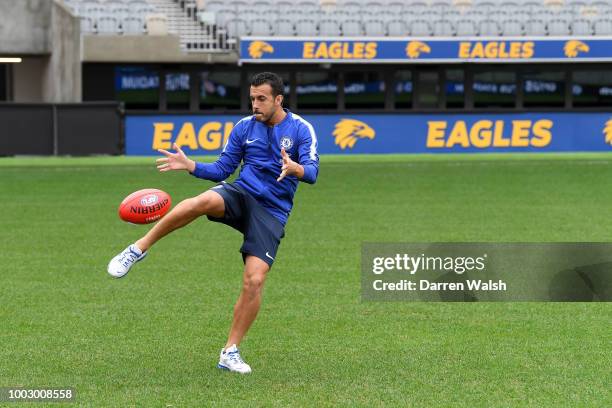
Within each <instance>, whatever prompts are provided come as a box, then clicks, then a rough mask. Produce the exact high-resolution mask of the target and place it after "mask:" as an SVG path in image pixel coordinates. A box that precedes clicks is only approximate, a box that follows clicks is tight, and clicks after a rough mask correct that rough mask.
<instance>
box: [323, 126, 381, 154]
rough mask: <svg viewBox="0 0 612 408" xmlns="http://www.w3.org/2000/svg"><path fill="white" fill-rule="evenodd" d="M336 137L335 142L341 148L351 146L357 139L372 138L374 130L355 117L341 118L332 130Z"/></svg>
mask: <svg viewBox="0 0 612 408" xmlns="http://www.w3.org/2000/svg"><path fill="white" fill-rule="evenodd" d="M333 135H334V137H335V138H336V144H337V145H338V146H340V148H341V149H342V150H344V149H346V148H347V147H348V148H351V149H352V148H353V146H355V143H356V142H357V140H359V139H364V138H366V137H367V138H368V139H374V137H375V136H376V132H375V131H374V129H372V128H371V127H370V126H368V125H367V124H365V123H364V122H361V121H359V120H355V119H341V120H340V122H338V123H336V127H335V128H334V132H333Z"/></svg>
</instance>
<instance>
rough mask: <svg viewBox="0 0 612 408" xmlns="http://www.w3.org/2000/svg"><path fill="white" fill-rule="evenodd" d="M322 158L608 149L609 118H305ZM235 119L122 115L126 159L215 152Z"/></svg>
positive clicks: (575, 115) (509, 115) (544, 115)
mask: <svg viewBox="0 0 612 408" xmlns="http://www.w3.org/2000/svg"><path fill="white" fill-rule="evenodd" d="M303 117H304V119H306V120H307V121H309V122H310V123H311V124H312V125H313V127H314V130H315V132H316V134H317V141H318V151H319V153H322V154H351V153H361V154H368V153H465V152H597V151H612V112H610V113H506V114H489V113H487V114H448V113H440V114H355V115H350V114H346V115H335V114H334V115H303ZM240 119H241V117H240V116H238V115H194V116H179V115H168V116H138V115H130V116H128V117H127V118H126V135H125V139H126V154H127V155H157V154H158V153H157V149H171V147H172V144H173V143H176V144H177V145H179V146H180V147H181V148H182V149H183V150H184V151H185V153H187V154H194V155H206V154H215V155H216V154H219V153H220V152H221V150H222V148H223V146H224V145H225V143H226V142H227V139H228V138H229V136H230V134H231V131H232V129H233V127H234V124H235V123H236V122H237V121H238V120H240Z"/></svg>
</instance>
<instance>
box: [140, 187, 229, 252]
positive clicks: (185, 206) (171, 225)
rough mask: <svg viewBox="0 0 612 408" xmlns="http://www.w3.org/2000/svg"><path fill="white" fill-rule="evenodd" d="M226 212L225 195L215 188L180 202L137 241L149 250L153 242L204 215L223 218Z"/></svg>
mask: <svg viewBox="0 0 612 408" xmlns="http://www.w3.org/2000/svg"><path fill="white" fill-rule="evenodd" d="M224 213H225V203H224V201H223V197H221V195H220V194H219V193H217V192H215V191H213V190H208V191H206V192H205V193H202V194H200V195H199V196H196V197H192V198H188V199H186V200H183V201H181V202H180V203H178V204H177V205H176V206H175V207H174V208H173V209H172V210H170V212H168V214H166V216H165V217H163V218H162V219H161V220H159V221H158V222H157V224H155V226H153V228H151V229H150V230H149V232H147V233H146V235H145V236H144V237H142V238H140V239H139V240H138V241H136V242H135V244H136V246H137V247H138V249H140V250H141V251H142V252H146V251H148V249H149V248H151V246H153V244H155V243H156V242H157V241H159V240H160V239H161V238H163V237H164V236H166V235H168V234H169V233H171V232H172V231H174V230H175V229H178V228H181V227H184V226H185V225H187V224H189V223H190V222H191V221H193V220H195V219H196V218H198V217H200V216H202V215H211V216H213V217H217V218H221V217H223V214H224Z"/></svg>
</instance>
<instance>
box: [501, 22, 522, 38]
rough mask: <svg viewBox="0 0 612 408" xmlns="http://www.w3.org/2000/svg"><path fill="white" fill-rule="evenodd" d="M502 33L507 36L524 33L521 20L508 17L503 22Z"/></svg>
mask: <svg viewBox="0 0 612 408" xmlns="http://www.w3.org/2000/svg"><path fill="white" fill-rule="evenodd" d="M501 30H502V35H503V36H505V37H513V36H515V37H516V36H521V35H523V26H522V25H521V22H520V20H514V19H508V20H504V21H502V22H501Z"/></svg>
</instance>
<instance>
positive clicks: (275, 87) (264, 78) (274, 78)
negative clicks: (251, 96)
mask: <svg viewBox="0 0 612 408" xmlns="http://www.w3.org/2000/svg"><path fill="white" fill-rule="evenodd" d="M263 84H268V85H270V87H272V96H274V97H275V98H276V96H277V95H283V94H284V92H285V85H284V84H283V79H282V78H281V77H280V76H278V75H276V74H275V73H273V72H260V73H259V74H255V75H253V77H252V78H251V85H252V86H260V85H263Z"/></svg>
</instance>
